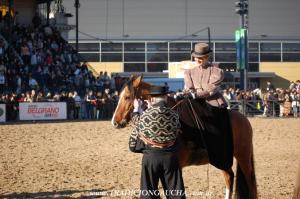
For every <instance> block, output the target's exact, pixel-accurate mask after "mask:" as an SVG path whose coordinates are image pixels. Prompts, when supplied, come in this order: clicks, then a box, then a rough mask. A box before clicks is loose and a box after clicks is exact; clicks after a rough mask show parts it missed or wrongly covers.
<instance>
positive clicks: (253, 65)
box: [248, 63, 259, 72]
mask: <svg viewBox="0 0 300 199" xmlns="http://www.w3.org/2000/svg"><path fill="white" fill-rule="evenodd" d="M258 67H259V64H258V63H249V65H248V71H249V72H258V71H259V70H258Z"/></svg>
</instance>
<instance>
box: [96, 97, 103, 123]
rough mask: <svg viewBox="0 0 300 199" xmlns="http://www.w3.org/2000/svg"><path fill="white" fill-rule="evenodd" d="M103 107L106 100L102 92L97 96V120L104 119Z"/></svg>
mask: <svg viewBox="0 0 300 199" xmlns="http://www.w3.org/2000/svg"><path fill="white" fill-rule="evenodd" d="M103 105H104V99H103V98H102V93H101V92H100V91H98V92H97V95H96V119H97V120H100V119H103Z"/></svg>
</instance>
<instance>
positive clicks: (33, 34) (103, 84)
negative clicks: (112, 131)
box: [0, 13, 126, 120]
mask: <svg viewBox="0 0 300 199" xmlns="http://www.w3.org/2000/svg"><path fill="white" fill-rule="evenodd" d="M7 14H8V13H7ZM8 21H9V19H8V17H7V15H6V16H5V17H4V21H2V22H1V34H2V35H3V36H4V38H5V39H6V41H10V42H11V43H10V46H9V44H8V42H6V41H5V39H4V38H0V103H6V104H7V109H8V110H7V112H8V120H15V119H16V117H17V115H18V113H17V112H18V105H17V104H18V103H19V102H45V101H66V102H68V117H69V118H70V119H105V118H109V117H110V115H111V113H112V110H113V108H114V104H116V101H117V96H118V94H117V93H118V91H119V90H120V89H121V87H122V85H123V83H124V82H125V81H126V79H125V78H122V77H120V76H119V75H118V74H116V75H115V76H114V77H113V78H110V77H109V75H108V74H107V72H100V75H96V76H95V75H94V74H93V73H92V71H90V70H89V69H88V65H87V63H85V62H83V63H81V61H82V60H81V59H80V57H79V55H78V53H77V52H76V51H75V50H73V49H72V47H71V46H70V45H68V43H67V42H66V41H65V40H64V39H63V38H62V37H61V36H60V32H59V31H57V30H56V29H55V28H54V27H51V26H45V25H42V24H41V20H39V18H38V17H37V16H35V17H34V18H33V20H32V22H33V23H32V24H31V25H29V26H25V25H19V24H18V23H14V25H13V26H12V27H9V23H8ZM10 28H12V31H10ZM10 47H12V48H10ZM12 50H14V51H16V53H12Z"/></svg>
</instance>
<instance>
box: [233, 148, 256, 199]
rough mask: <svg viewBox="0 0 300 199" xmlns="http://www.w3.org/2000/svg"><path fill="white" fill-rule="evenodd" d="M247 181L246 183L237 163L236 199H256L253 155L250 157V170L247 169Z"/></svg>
mask: <svg viewBox="0 0 300 199" xmlns="http://www.w3.org/2000/svg"><path fill="white" fill-rule="evenodd" d="M249 172H250V173H249V179H248V181H249V182H247V179H246V176H245V174H244V173H243V171H242V169H241V167H240V165H239V163H237V171H236V189H235V190H236V197H237V198H238V199H256V198H257V186H256V176H255V169H254V158H253V153H252V156H251V169H249Z"/></svg>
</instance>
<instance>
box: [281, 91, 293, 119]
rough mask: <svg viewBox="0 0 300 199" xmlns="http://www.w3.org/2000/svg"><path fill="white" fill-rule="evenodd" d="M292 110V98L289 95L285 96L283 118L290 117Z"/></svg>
mask: <svg viewBox="0 0 300 199" xmlns="http://www.w3.org/2000/svg"><path fill="white" fill-rule="evenodd" d="M291 110H292V103H291V98H290V96H289V94H288V93H286V94H285V95H284V102H283V116H289V115H290V114H291Z"/></svg>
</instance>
